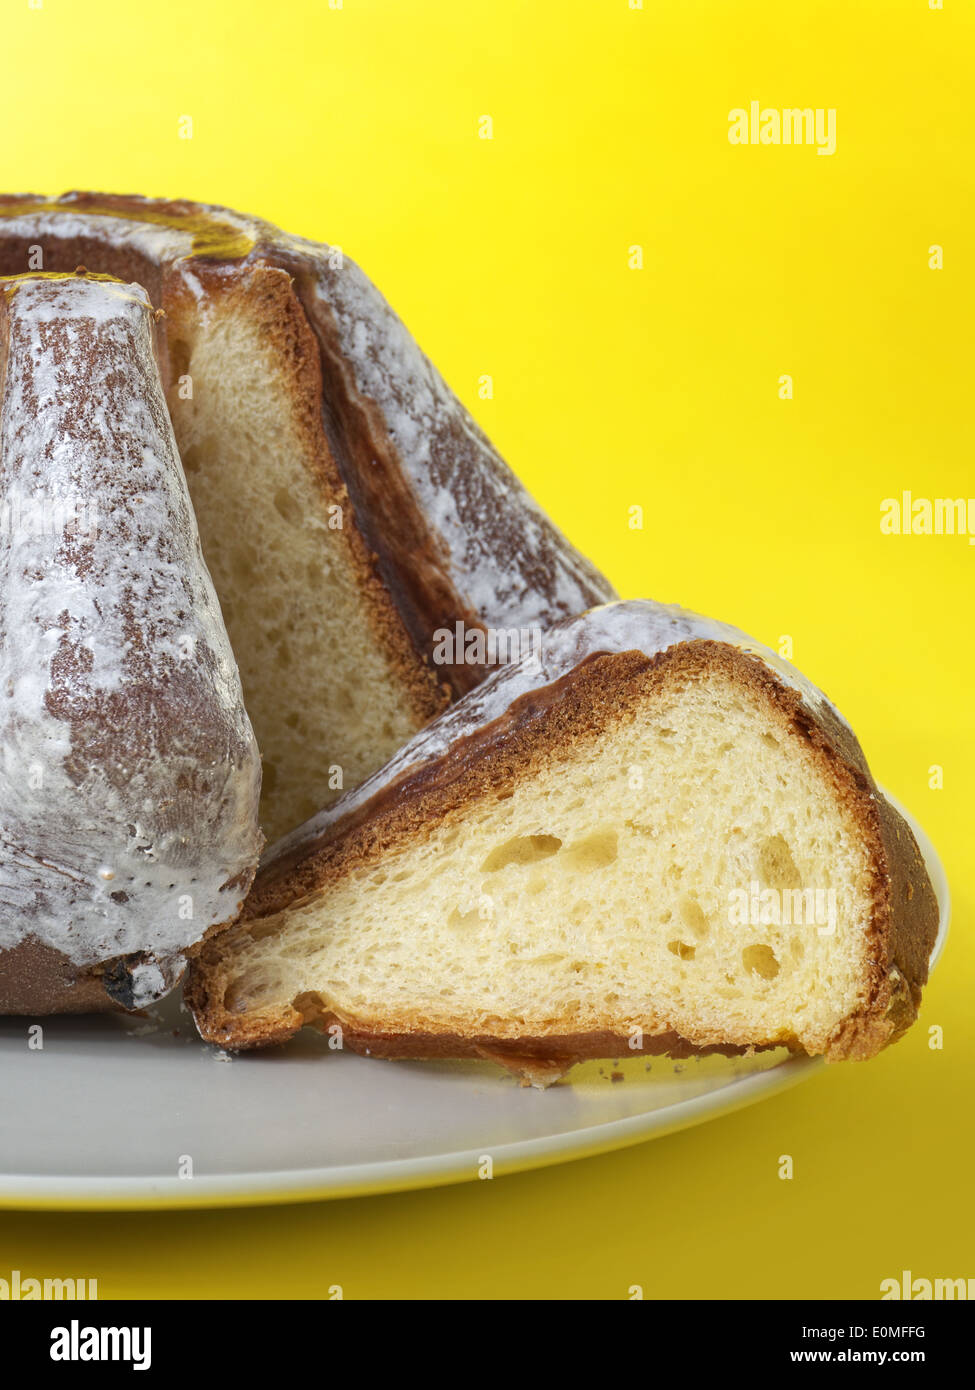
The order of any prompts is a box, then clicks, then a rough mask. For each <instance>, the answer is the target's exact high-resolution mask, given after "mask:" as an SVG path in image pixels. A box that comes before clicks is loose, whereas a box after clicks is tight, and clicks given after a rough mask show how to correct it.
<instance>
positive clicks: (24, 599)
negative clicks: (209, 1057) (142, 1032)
mask: <svg viewBox="0 0 975 1390" xmlns="http://www.w3.org/2000/svg"><path fill="white" fill-rule="evenodd" d="M0 290H2V299H3V305H4V308H3V318H4V319H5V334H6V336H7V339H8V341H7V351H6V362H5V369H4V373H3V379H2V383H0V385H2V395H0V412H2V414H0V503H2V507H3V513H2V516H3V521H4V526H5V530H6V534H5V535H4V536H3V538H2V540H3V544H2V545H0V845H2V851H0V950H4V949H8V948H10V947H12V946H15V945H17V944H18V943H20V942H22V941H24V940H32V941H36V942H38V943H40V944H42V945H45V946H50V947H54V948H55V949H57V950H59V951H61V952H62V953H63V954H64V955H66V956H67V957H68V958H69V959H70V960H71V961H72V962H74V963H75V964H76V965H79V966H84V965H89V964H92V963H94V962H97V961H102V960H106V959H109V958H112V957H115V956H119V955H128V954H130V953H145V959H144V960H143V961H142V963H141V964H137V965H135V967H134V969H133V971H132V974H131V999H132V1002H133V1003H134V1004H135V1005H137V1006H138V1005H141V1004H144V1003H148V1002H150V1001H151V1000H152V999H153V998H156V997H158V996H159V995H161V994H163V993H165V992H166V991H167V989H169V988H171V987H172V984H173V983H174V982H175V979H176V978H177V977H178V974H179V965H180V962H179V959H178V958H179V953H180V952H181V951H182V949H183V948H184V947H185V946H186V945H188V944H189V943H191V942H194V941H196V940H198V939H199V938H200V937H201V936H202V935H203V934H204V932H205V931H206V930H207V929H208V928H210V927H211V926H213V925H214V924H216V923H221V922H225V921H227V920H228V919H230V918H232V917H233V916H234V915H235V913H236V911H237V906H238V904H239V902H240V900H241V898H242V896H243V894H244V892H245V891H246V886H247V883H248V882H249V879H250V875H251V872H252V869H253V866H254V863H255V861H256V857H257V853H258V848H259V844H260V833H259V831H258V828H257V820H256V807H257V793H258V787H259V779H260V763H259V758H258V754H257V749H256V745H255V742H254V737H253V734H252V731H251V728H250V723H249V721H248V719H247V716H246V713H245V712H244V708H243V701H242V697H241V691H240V683H239V678H238V674H237V668H236V664H235V662H234V658H233V653H232V652H231V649H230V644H229V642H228V640H227V635H226V631H225V629H224V626H223V620H222V617H221V615H220V609H219V605H218V602H217V598H216V594H215V593H214V590H213V586H212V583H211V581H210V577H209V574H208V572H207V570H206V566H205V564H204V561H203V557H202V552H201V550H200V544H199V538H198V535H197V531H196V523H195V520H194V517H193V513H192V510H191V507H190V504H189V498H188V495H187V492H186V485H185V481H184V478H183V473H182V468H181V465H180V462H179V457H178V454H177V452H176V444H175V440H174V438H173V434H172V427H171V425H170V422H169V416H168V413H167V410H166V404H165V400H164V397H163V393H162V386H161V384H160V381H159V375H158V371H157V368H156V363H155V358H154V354H153V344H152V318H153V315H152V310H151V306H150V305H149V302H148V299H147V298H146V295H145V292H144V291H143V290H142V289H141V288H140V287H139V286H136V285H122V284H119V283H117V282H109V281H106V280H98V279H94V278H88V279H85V278H72V277H46V276H38V277H24V278H22V279H19V280H17V279H15V280H8V281H0Z"/></svg>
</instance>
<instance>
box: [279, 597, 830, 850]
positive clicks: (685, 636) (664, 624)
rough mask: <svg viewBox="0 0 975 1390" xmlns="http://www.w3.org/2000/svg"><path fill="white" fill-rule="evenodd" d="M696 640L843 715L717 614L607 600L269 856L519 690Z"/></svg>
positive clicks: (499, 710) (304, 839) (484, 718)
mask: <svg viewBox="0 0 975 1390" xmlns="http://www.w3.org/2000/svg"><path fill="white" fill-rule="evenodd" d="M695 640H704V641H710V642H725V643H727V644H728V645H730V646H733V647H736V648H737V649H738V650H739V651H742V652H747V653H748V654H749V655H751V656H755V657H758V658H759V660H761V661H763V662H764V663H765V665H766V666H768V667H769V669H770V670H771V671H772V672H773V673H774V674H775V675H776V676H777V677H778V679H779V680H781V681H782V682H783V683H784V684H786V685H788V686H790V687H791V688H792V689H794V690H796V691H797V692H798V693H799V695H800V696H801V697H802V699H803V701H804V703H805V704H806V705H807V706H808V707H809V708H810V709H811V710H812V711H813V712H815V713H821V712H822V711H823V709H825V708H828V709H829V710H830V711H831V712H832V714H833V715H834V716H835V717H836V718H837V719H840V720H842V719H843V717H842V715H841V714H840V713H839V711H838V710H837V709H836V708H835V706H834V705H832V704H831V702H830V701H829V700H828V699H827V697H826V696H825V695H824V694H823V693H822V691H821V690H819V689H818V688H817V687H816V686H815V685H813V683H812V682H811V681H810V680H807V678H806V677H805V676H804V675H802V673H801V672H800V671H797V670H796V668H795V667H794V666H792V665H791V664H790V663H789V662H787V661H784V660H783V658H782V657H780V656H778V654H777V653H776V652H774V651H772V650H771V648H769V647H766V646H764V645H763V644H762V643H761V642H756V641H755V640H754V639H753V638H751V637H748V636H747V635H746V634H745V633H744V632H742V631H741V630H740V629H739V628H736V627H732V626H730V625H729V624H728V623H723V622H719V621H718V620H717V619H715V618H706V617H702V616H701V615H700V614H698V613H692V612H691V611H690V610H689V609H686V608H680V607H678V606H677V605H676V604H665V603H654V602H652V601H650V600H648V599H629V600H620V601H619V602H616V603H607V604H603V605H602V606H600V607H598V608H593V609H590V610H589V611H588V612H587V613H582V614H580V615H579V616H577V617H574V618H570V619H567V620H565V621H563V622H561V623H556V624H555V625H554V626H553V627H551V628H550V629H549V630H548V631H547V632H545V633H544V634H543V639H542V646H541V651H540V652H537V653H532V654H529V655H527V656H525V657H522V659H521V660H520V661H517V662H514V663H513V664H512V665H510V666H504V667H501V668H499V669H498V670H497V671H496V672H495V673H494V674H493V675H491V676H489V677H488V678H487V680H485V681H484V682H482V684H481V685H479V686H477V687H476V689H474V690H472V691H471V692H470V693H469V694H468V695H466V696H465V697H464V698H463V699H462V700H460V701H458V702H457V704H455V705H452V706H451V707H450V708H449V709H448V710H446V711H445V712H444V713H443V714H441V715H440V716H439V718H437V719H434V720H433V721H432V722H431V723H429V724H428V725H427V726H426V727H425V728H423V729H421V730H420V732H419V733H418V734H416V735H415V736H414V737H413V738H412V739H410V741H409V743H407V744H404V746H403V747H402V748H401V749H400V751H399V752H398V753H397V754H396V755H395V756H394V757H393V758H391V759H390V761H389V762H388V763H387V764H386V765H385V767H382V768H380V769H379V771H378V772H376V773H374V774H373V776H372V777H370V778H368V779H367V780H366V781H365V782H363V783H361V784H360V785H359V786H358V787H355V788H354V789H352V790H351V791H349V792H346V794H345V795H344V796H342V797H340V798H339V800H338V801H336V802H333V804H332V805H331V806H330V807H328V809H327V810H325V811H322V812H321V813H320V814H319V815H317V816H314V817H313V818H312V819H311V820H309V821H306V822H305V824H304V825H301V826H298V828H297V829H296V830H294V831H292V832H291V834H290V835H287V836H285V838H284V839H282V840H279V841H278V842H277V844H275V845H273V846H271V847H270V848H269V849H268V851H267V854H266V855H265V858H264V862H265V863H267V862H270V861H271V860H273V859H277V858H279V857H281V856H283V855H285V854H291V853H294V852H296V851H299V852H300V851H301V850H302V849H303V848H305V847H310V846H311V845H313V844H314V842H315V841H316V840H318V839H319V837H320V836H321V835H322V834H323V833H324V832H325V831H326V830H328V829H329V827H331V826H333V825H335V824H337V823H338V821H340V820H341V819H342V818H343V817H344V816H346V815H348V814H349V812H351V811H355V810H357V809H358V808H359V807H361V806H364V805H365V804H366V802H368V801H369V800H370V799H371V798H372V797H373V796H375V795H376V794H377V793H378V792H380V791H382V790H383V788H384V787H386V786H388V785H389V784H390V783H392V782H394V781H395V780H396V779H397V778H398V777H400V776H401V775H403V774H404V773H405V772H407V771H409V770H410V769H413V768H419V767H421V766H422V765H423V764H424V763H428V762H431V761H433V760H434V759H437V758H441V757H443V756H444V755H445V754H446V753H447V752H448V751H449V750H450V748H451V746H452V745H453V744H455V743H456V742H457V741H458V739H461V738H464V737H466V736H467V735H469V734H472V733H474V732H475V731H476V730H478V729H481V728H484V726H485V725H487V724H490V723H492V722H493V721H494V720H495V719H500V718H501V716H502V715H503V714H504V713H505V712H506V711H507V710H508V709H509V707H510V706H511V705H512V704H513V703H514V701H515V700H517V699H518V698H519V697H520V696H522V695H527V694H528V693H529V692H530V691H533V690H540V689H541V688H542V687H544V686H547V685H552V684H553V683H554V682H555V681H558V680H561V678H562V677H563V676H567V675H568V674H569V672H570V671H572V670H574V668H575V667H576V666H578V665H579V663H580V662H582V661H585V660H586V659H587V657H590V656H593V655H595V654H596V653H597V652H626V651H639V652H643V653H644V654H645V655H646V656H656V655H657V654H658V653H659V652H663V651H666V650H667V649H668V648H669V647H673V646H675V645H676V644H677V643H680V642H692V641H695ZM843 722H844V723H845V722H846V721H845V720H843Z"/></svg>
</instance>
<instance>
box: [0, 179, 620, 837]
mask: <svg viewBox="0 0 975 1390" xmlns="http://www.w3.org/2000/svg"><path fill="white" fill-rule="evenodd" d="M78 266H86V267H87V268H88V269H89V270H90V271H95V272H105V273H109V274H111V275H114V276H117V277H120V278H121V279H123V280H126V281H136V282H138V283H140V284H142V285H144V286H145V287H146V289H147V291H148V294H149V298H150V300H151V301H152V303H153V304H154V305H155V306H156V307H157V308H162V309H163V310H164V311H165V317H164V319H163V320H162V322H161V325H160V329H161V335H162V367H163V377H164V382H165V386H166V394H167V399H168V403H169V408H170V412H171V415H172V420H173V425H174V428H175V432H176V438H177V441H178V444H179V448H180V452H181V454H182V460H183V465H184V468H185V471H186V476H187V481H188V484H189V489H190V494H191V496H192V500H193V505H194V507H195V510H196V516H197V521H198V523H199V528H200V534H201V538H202V543H203V551H204V554H205V556H206V560H207V564H208V566H209V568H210V572H211V574H212V576H213V580H214V584H215V586H216V590H217V593H218V595H219V598H220V602H221V605H222V608H223V613H224V618H225V620H226V623H227V627H228V630H229V633H230V638H231V642H232V644H233V647H234V650H235V652H236V654H237V660H238V662H239V665H240V670H241V678H242V682H243V688H244V696H245V700H246V704H247V709H248V712H249V714H250V717H251V720H252V722H253V725H254V729H255V732H256V734H257V739H258V743H259V745H260V748H261V752H262V754H263V759H264V785H263V791H262V809H261V818H262V822H263V825H264V829H265V832H266V834H267V835H268V838H269V839H275V838H276V837H278V836H279V835H280V834H282V833H283V832H285V831H287V830H290V829H291V828H293V827H294V826H296V825H298V824H299V823H300V822H302V821H304V820H305V819H306V818H307V817H308V816H310V815H311V814H312V813H314V812H316V811H318V810H319V809H320V808H321V807H322V806H325V805H327V804H328V802H329V801H330V800H332V799H334V797H336V796H337V795H338V794H339V792H340V790H341V789H342V788H343V787H344V788H346V789H348V788H350V787H352V786H354V785H355V784H356V783H357V782H359V781H360V780H361V779H362V778H363V777H364V776H365V775H366V774H367V773H370V772H372V771H373V770H374V769H375V768H377V767H379V766H380V765H381V764H382V763H384V762H385V761H386V759H387V758H388V757H389V756H390V755H391V754H392V753H393V752H394V751H395V750H396V749H397V748H398V747H400V745H401V744H403V743H404V742H405V741H406V740H407V739H408V738H409V737H410V736H411V735H412V734H414V733H415V732H416V731H417V729H419V728H420V727H421V726H422V725H423V724H424V723H425V722H426V721H427V720H428V719H429V718H430V717H431V716H432V715H434V714H436V713H437V712H438V711H439V710H440V709H442V708H443V707H444V705H445V704H446V703H447V700H448V698H450V697H451V696H456V695H461V694H463V693H464V692H465V691H467V690H469V689H470V688H471V687H472V686H474V685H475V684H477V682H478V681H479V680H481V679H482V678H483V676H484V675H485V674H486V673H487V669H488V666H487V665H486V663H485V662H484V660H482V659H481V657H482V653H480V652H479V651H478V649H477V641H476V640H475V642H474V643H473V644H472V645H470V646H466V645H465V644H464V643H463V642H462V643H461V644H460V647H461V650H458V644H456V643H455V644H454V645H453V648H452V649H451V647H450V645H449V644H447V643H440V642H439V639H438V633H444V632H446V633H450V634H453V633H455V632H458V633H461V634H469V633H473V634H475V639H476V635H477V634H478V633H479V632H482V631H483V629H485V628H488V629H494V630H498V631H500V632H510V631H511V630H518V631H519V632H520V631H521V630H523V629H532V628H535V627H541V628H543V627H545V626H547V625H548V624H550V623H552V622H554V621H556V620H558V619H560V618H563V617H567V616H569V615H571V614H575V613H578V612H580V611H581V610H582V609H585V608H588V607H590V606H592V605H593V604H597V603H602V602H604V601H606V600H607V599H611V598H613V597H614V596H615V595H614V593H613V590H612V588H611V587H610V585H609V584H607V582H606V581H605V580H604V579H603V578H602V577H601V576H600V575H599V574H597V572H596V571H595V570H594V569H593V567H592V566H591V565H590V564H589V563H588V562H587V561H586V560H584V559H583V558H582V557H581V556H580V555H579V554H578V553H577V552H576V551H575V550H573V549H572V547H571V546H570V545H569V544H568V543H567V541H566V540H565V538H564V537H563V536H562V535H561V534H560V533H559V532H558V531H557V530H556V528H555V527H554V526H553V525H552V523H551V522H550V521H549V520H548V519H547V518H546V517H545V515H544V514H543V513H542V512H541V510H540V509H539V507H538V506H537V505H536V503H535V502H533V500H532V499H531V497H530V496H529V495H528V494H527V493H526V491H525V490H524V488H523V487H522V486H521V485H520V484H519V483H518V481H517V479H516V478H515V477H514V476H513V474H512V473H511V472H510V470H509V469H508V468H507V466H506V465H505V464H504V463H503V462H502V460H501V459H500V457H499V456H498V454H497V453H496V451H495V450H494V449H493V448H492V446H491V444H490V443H489V441H488V440H487V439H486V438H485V436H484V434H483V433H482V431H481V430H480V429H479V428H478V426H477V425H476V424H475V422H474V421H473V420H472V419H471V417H470V415H469V414H468V413H467V411H466V410H465V409H464V408H463V406H462V405H461V404H460V403H459V401H458V400H457V399H456V397H455V396H454V395H453V394H452V392H451V391H450V390H449V389H448V388H447V386H446V385H445V384H444V382H443V381H442V379H441V378H440V376H439V375H438V373H437V372H436V370H435V369H434V368H433V367H432V366H431V364H430V363H429V361H428V360H427V359H426V357H425V356H424V355H423V353H422V352H421V351H420V350H419V348H418V347H417V345H416V344H415V342H414V341H413V339H412V338H411V337H410V335H409V333H408V332H407V330H406V329H405V328H404V326H403V324H402V323H401V322H400V320H399V319H398V318H397V317H396V316H395V315H394V314H393V313H392V311H391V310H390V308H389V307H388V305H387V304H386V302H385V301H384V300H383V298H382V297H381V296H380V295H379V294H378V292H377V291H376V290H375V289H374V287H373V286H372V284H371V283H370V282H369V281H368V280H367V279H366V278H365V276H364V275H363V274H362V273H361V271H360V270H359V269H358V268H357V267H356V266H355V265H354V264H353V263H352V262H351V261H350V260H348V259H347V258H346V257H344V256H343V255H342V253H341V252H340V251H339V250H337V249H335V248H329V247H327V246H321V245H317V244H315V243H313V242H310V241H303V240H301V239H299V238H297V237H293V236H287V235H285V234H283V233H281V232H279V231H278V230H277V229H276V228H274V227H271V226H269V225H268V224H267V223H265V222H261V221H258V220H257V219H255V218H250V217H242V216H240V215H238V214H237V213H234V212H230V211H228V210H227V209H225V208H219V207H209V206H206V207H204V206H200V205H196V204H193V203H187V202H164V201H153V200H149V199H144V198H137V197H114V196H101V195H95V194H79V193H72V194H68V195H66V196H65V197H62V198H58V199H53V200H49V199H43V198H37V197H33V196H18V197H0V273H2V274H8V275H9V274H15V273H20V272H24V271H28V270H39V269H42V270H47V271H73V270H75V269H76V268H77V267H78ZM458 624H461V625H463V626H461V627H458ZM498 649H499V650H501V651H502V652H504V651H505V650H506V649H510V644H508V643H505V642H502V643H500V644H499V647H498ZM471 657H473V660H471V659H470V658H471Z"/></svg>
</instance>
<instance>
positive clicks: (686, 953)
mask: <svg viewBox="0 0 975 1390" xmlns="http://www.w3.org/2000/svg"><path fill="white" fill-rule="evenodd" d="M695 949H696V948H695V947H693V946H688V945H687V943H686V942H685V941H668V942H667V950H668V951H669V952H670V954H671V955H672V956H677V957H678V959H679V960H693V959H694V952H695Z"/></svg>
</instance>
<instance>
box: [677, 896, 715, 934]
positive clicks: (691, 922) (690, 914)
mask: <svg viewBox="0 0 975 1390" xmlns="http://www.w3.org/2000/svg"><path fill="white" fill-rule="evenodd" d="M679 906H680V915H681V921H682V922H683V923H684V926H685V927H689V928H690V929H691V931H692V932H693V933H694V935H695V936H696V937H697V938H698V939H700V938H701V937H704V936H707V934H708V930H709V926H708V919H707V917H706V916H705V915H704V909H703V907H702V906H701V904H700V903H699V902H698V900H697V899H696V898H688V897H684V898H681V900H680V905H679Z"/></svg>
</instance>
